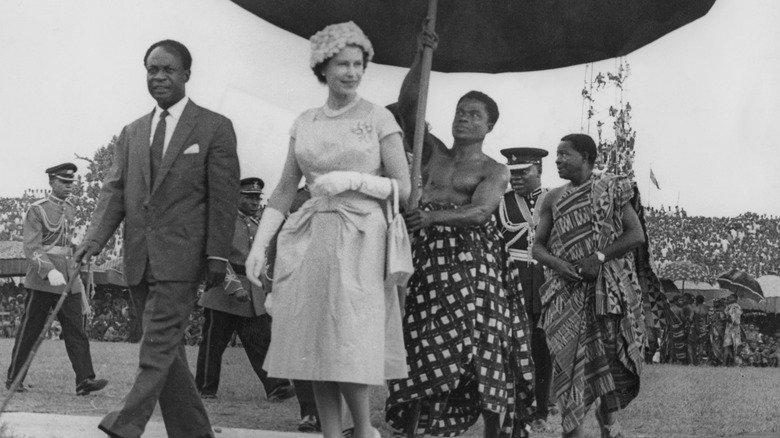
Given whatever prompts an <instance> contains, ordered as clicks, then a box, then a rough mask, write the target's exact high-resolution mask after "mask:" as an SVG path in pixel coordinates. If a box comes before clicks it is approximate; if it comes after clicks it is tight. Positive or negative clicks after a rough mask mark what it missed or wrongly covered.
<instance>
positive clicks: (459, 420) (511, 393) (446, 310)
mask: <svg viewBox="0 0 780 438" xmlns="http://www.w3.org/2000/svg"><path fill="white" fill-rule="evenodd" d="M421 208H423V209H425V210H428V211H430V210H434V209H436V210H439V209H452V208H457V206H455V205H452V204H447V205H438V204H426V205H423V206H421ZM412 255H413V259H414V266H415V268H416V270H415V273H414V274H413V275H412V277H411V279H410V280H409V285H408V288H409V290H408V296H407V298H406V313H405V318H404V343H405V345H406V352H407V362H406V363H407V369H408V372H409V378H408V379H399V380H393V381H391V382H389V384H388V386H389V390H390V395H389V397H388V399H387V406H386V419H387V421H388V423H389V424H390V426H391V427H393V428H395V429H397V430H406V428H407V425H408V424H409V421H412V420H411V418H412V417H413V415H414V411H415V409H416V406H419V408H420V419H419V422H418V423H417V429H416V431H415V434H416V435H418V436H420V435H426V434H427V435H436V436H456V435H462V434H463V433H464V432H465V431H466V430H468V428H469V427H471V426H472V425H473V424H474V422H476V421H477V418H478V417H479V415H480V414H481V413H482V411H491V412H497V413H501V412H503V413H506V414H507V415H506V416H505V418H504V423H503V424H502V434H505V435H508V434H511V433H512V422H513V420H514V419H515V417H516V416H517V414H515V404H518V405H519V406H520V407H521V409H518V411H520V412H521V416H522V417H523V418H519V421H518V426H517V428H518V429H520V430H516V431H515V432H514V433H515V436H527V433H528V427H527V424H526V423H527V422H528V421H529V419H530V418H531V413H532V411H531V408H532V403H533V392H532V390H531V381H532V380H531V379H532V362H531V355H530V348H529V341H530V335H529V331H528V324H527V319H526V312H525V309H524V306H523V302H522V291H521V288H520V282H519V280H518V276H517V273H516V271H515V269H516V268H515V267H514V265H513V263H512V262H511V261H510V259H509V255H508V253H507V250H506V247H505V244H504V240H503V239H502V238H501V235H500V234H499V232H498V230H497V229H496V226H495V221H494V219H493V218H492V217H491V220H490V222H489V223H487V224H485V225H481V226H474V227H451V226H438V225H437V226H432V227H428V228H425V229H422V230H419V231H417V232H415V233H414V234H413V236H412Z"/></svg>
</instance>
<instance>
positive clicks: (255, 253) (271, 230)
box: [246, 207, 284, 287]
mask: <svg viewBox="0 0 780 438" xmlns="http://www.w3.org/2000/svg"><path fill="white" fill-rule="evenodd" d="M282 223H284V214H282V212H281V211H279V210H277V209H275V208H273V207H266V208H265V210H264V211H263V218H262V219H260V225H259V226H258V227H257V233H255V241H254V243H252V249H251V250H250V251H249V255H248V256H247V258H246V276H247V278H249V281H251V282H252V283H253V284H255V285H257V286H260V287H263V283H262V282H261V281H260V276H261V275H263V269H265V251H266V249H268V244H269V243H271V239H273V238H274V235H275V234H276V232H277V231H279V228H281V226H282Z"/></svg>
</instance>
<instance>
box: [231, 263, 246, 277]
mask: <svg viewBox="0 0 780 438" xmlns="http://www.w3.org/2000/svg"><path fill="white" fill-rule="evenodd" d="M230 266H232V267H233V272H235V273H236V275H243V276H246V266H245V265H237V264H235V263H231V264H230Z"/></svg>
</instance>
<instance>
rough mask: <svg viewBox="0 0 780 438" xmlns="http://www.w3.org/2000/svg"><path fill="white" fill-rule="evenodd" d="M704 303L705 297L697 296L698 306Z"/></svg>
mask: <svg viewBox="0 0 780 438" xmlns="http://www.w3.org/2000/svg"><path fill="white" fill-rule="evenodd" d="M703 302H704V296H703V295H696V304H701V303H703Z"/></svg>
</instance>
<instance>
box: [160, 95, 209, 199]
mask: <svg viewBox="0 0 780 438" xmlns="http://www.w3.org/2000/svg"><path fill="white" fill-rule="evenodd" d="M199 114H200V111H199V109H198V106H197V105H195V104H194V103H193V102H192V100H190V101H189V102H187V106H185V107H184V111H182V113H181V120H179V123H177V124H176V130H175V131H173V136H172V137H171V142H170V143H168V148H167V149H166V150H165V155H164V156H163V159H162V163H160V170H159V171H158V172H157V177H156V178H155V180H154V188H153V189H152V193H154V192H155V191H156V190H157V188H158V187H160V183H161V182H162V181H163V180H164V179H165V177H166V176H167V175H168V171H169V170H170V169H171V166H173V162H174V161H175V160H176V157H178V156H179V153H181V150H182V148H183V147H184V142H185V141H186V140H187V137H189V136H190V132H192V129H193V128H194V127H195V124H196V122H197V120H198V115H199ZM147 161H148V160H147ZM148 167H149V164H148V163H147V168H148Z"/></svg>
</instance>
